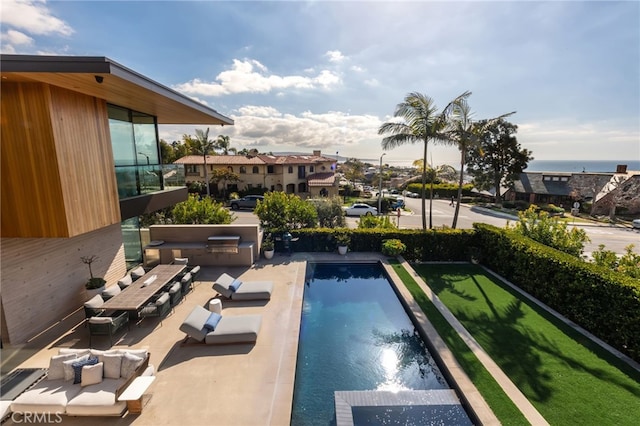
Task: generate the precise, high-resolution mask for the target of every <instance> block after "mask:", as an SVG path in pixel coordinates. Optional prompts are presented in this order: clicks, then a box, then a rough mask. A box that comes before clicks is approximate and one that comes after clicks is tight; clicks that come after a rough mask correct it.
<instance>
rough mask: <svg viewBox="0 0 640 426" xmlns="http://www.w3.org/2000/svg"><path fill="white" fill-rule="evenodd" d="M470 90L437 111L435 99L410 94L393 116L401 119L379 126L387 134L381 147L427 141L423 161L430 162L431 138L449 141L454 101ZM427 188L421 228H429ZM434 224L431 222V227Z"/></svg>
mask: <svg viewBox="0 0 640 426" xmlns="http://www.w3.org/2000/svg"><path fill="white" fill-rule="evenodd" d="M470 94H471V92H464V93H463V94H461V95H460V96H458V97H457V98H456V99H455V100H453V101H452V102H450V103H449V104H448V105H447V107H446V108H445V109H444V110H442V112H440V113H438V112H437V107H436V106H435V103H434V101H433V99H432V98H430V97H429V96H427V95H424V94H422V93H418V92H412V93H409V94H408V95H407V96H405V98H404V101H403V102H401V103H399V104H398V105H397V106H396V110H395V112H394V113H393V116H394V117H399V118H402V119H403V120H402V121H391V122H387V123H384V124H382V125H381V126H380V128H379V129H378V134H379V135H383V134H388V135H389V136H386V137H385V138H384V139H382V149H384V150H387V149H391V148H395V147H397V146H401V145H404V144H407V143H411V144H415V143H418V142H422V143H423V144H424V149H423V155H422V164H427V147H428V145H429V142H430V141H434V142H447V141H448V138H447V135H446V134H445V133H444V130H445V129H446V125H447V121H448V115H449V113H450V111H451V107H452V105H453V104H454V102H456V101H459V100H462V99H465V98H467V97H468V96H469V95H470ZM426 183H427V171H426V167H423V168H422V187H423V188H424V187H425V185H426ZM425 204H426V203H425V191H422V229H423V230H426V229H427V216H426V205H425ZM431 227H432V224H431V223H430V224H429V228H431Z"/></svg>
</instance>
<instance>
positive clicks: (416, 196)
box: [407, 192, 420, 198]
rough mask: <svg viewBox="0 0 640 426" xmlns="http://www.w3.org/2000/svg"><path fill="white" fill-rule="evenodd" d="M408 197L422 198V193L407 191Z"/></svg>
mask: <svg viewBox="0 0 640 426" xmlns="http://www.w3.org/2000/svg"><path fill="white" fill-rule="evenodd" d="M407 197H409V198H420V194H418V193H417V192H407Z"/></svg>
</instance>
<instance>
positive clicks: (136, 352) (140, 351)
mask: <svg viewBox="0 0 640 426" xmlns="http://www.w3.org/2000/svg"><path fill="white" fill-rule="evenodd" d="M117 351H118V353H121V354H123V355H124V354H131V355H135V356H139V357H142V358H146V357H147V354H148V353H149V348H141V349H117Z"/></svg>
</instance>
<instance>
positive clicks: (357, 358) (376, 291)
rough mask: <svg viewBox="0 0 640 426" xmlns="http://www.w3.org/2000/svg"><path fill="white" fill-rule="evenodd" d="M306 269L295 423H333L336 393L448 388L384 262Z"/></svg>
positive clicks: (315, 266) (294, 400)
mask: <svg viewBox="0 0 640 426" xmlns="http://www.w3.org/2000/svg"><path fill="white" fill-rule="evenodd" d="M307 268H308V270H307V280H306V284H305V291H304V302H303V309H302V322H301V326H300V341H299V344H298V360H297V365H296V380H295V388H294V398H293V408H292V416H291V424H292V425H296V426H299V425H333V424H335V421H336V420H335V405H334V391H353V390H387V391H388V390H391V391H397V390H408V389H412V390H427V389H448V388H449V386H448V385H447V383H446V382H445V380H444V378H443V377H442V374H441V373H440V371H439V369H438V367H437V366H436V364H435V362H434V361H433V359H432V358H431V356H430V354H429V353H428V351H427V350H426V348H425V345H424V342H423V341H422V339H421V338H420V336H419V335H418V334H417V332H416V331H415V328H414V326H413V323H412V322H411V320H410V319H409V317H408V316H407V313H406V312H405V310H404V308H403V307H402V305H401V304H400V301H399V300H398V298H397V296H396V294H395V292H394V291H393V288H392V287H391V284H390V283H389V281H388V280H387V277H386V275H385V273H384V270H383V268H382V266H381V265H379V264H364V265H335V264H333V265H329V264H311V263H310V264H309V266H308V267H307ZM403 424H407V423H403Z"/></svg>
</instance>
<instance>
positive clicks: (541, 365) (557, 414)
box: [415, 264, 640, 425]
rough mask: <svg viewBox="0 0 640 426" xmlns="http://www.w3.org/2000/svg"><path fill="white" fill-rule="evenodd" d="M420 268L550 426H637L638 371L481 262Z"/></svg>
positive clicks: (639, 406)
mask: <svg viewBox="0 0 640 426" xmlns="http://www.w3.org/2000/svg"><path fill="white" fill-rule="evenodd" d="M415 268H416V271H417V272H418V273H419V274H420V275H421V276H422V277H423V278H424V279H425V281H426V282H427V283H428V285H429V286H430V287H431V289H432V290H433V291H434V292H435V293H436V294H437V295H438V297H439V298H440V299H441V300H442V302H443V303H444V304H445V305H446V306H447V307H448V308H449V310H451V312H452V313H453V314H454V315H455V316H456V318H458V320H459V321H460V322H461V323H462V324H463V325H464V326H465V328H466V329H467V330H468V331H469V332H470V333H471V334H472V335H473V337H474V338H475V339H476V340H477V341H478V342H479V343H480V345H482V347H483V348H484V350H485V351H486V352H487V353H488V354H489V355H490V356H491V357H492V358H493V360H494V361H495V362H496V363H497V364H498V365H499V366H500V367H501V368H502V370H503V371H504V372H505V373H506V374H507V375H508V376H509V377H510V378H511V380H512V381H513V382H514V383H515V384H516V386H518V388H520V390H521V391H522V392H523V393H524V394H525V395H526V396H527V398H529V400H530V401H531V403H532V404H534V405H535V407H536V408H537V409H538V411H540V413H541V414H542V415H543V416H544V417H545V419H547V421H548V422H549V423H550V424H552V425H574V424H585V425H637V424H640V423H639V420H638V419H640V373H639V372H638V371H636V370H634V369H632V368H631V367H629V366H627V365H626V364H624V363H622V362H620V361H618V360H617V359H616V358H615V357H613V356H611V355H610V354H609V353H608V352H607V351H604V350H602V349H601V348H600V347H599V346H597V345H595V344H593V343H592V342H591V341H590V340H588V339H586V338H584V337H583V336H582V335H580V334H579V333H577V332H575V331H574V330H573V329H571V328H570V327H568V326H566V325H565V324H564V323H562V322H561V321H558V320H557V319H555V318H554V317H553V316H551V315H549V314H548V313H546V311H544V310H542V309H540V308H538V307H537V306H536V305H534V304H530V303H528V302H527V301H526V299H524V298H523V297H521V296H519V295H518V294H517V293H515V292H513V291H512V290H511V289H509V288H508V286H506V285H505V284H504V283H502V282H501V281H500V280H497V279H495V278H494V277H493V276H491V275H489V274H488V273H486V272H485V271H484V270H483V269H482V268H480V267H478V266H476V265H459V264H455V265H454V264H447V265H417V266H415ZM603 303H606V301H603ZM488 402H489V404H490V405H491V406H492V408H493V405H492V403H491V402H490V401H488ZM501 420H502V419H501ZM503 423H504V424H511V422H509V421H507V422H504V421H503Z"/></svg>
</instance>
